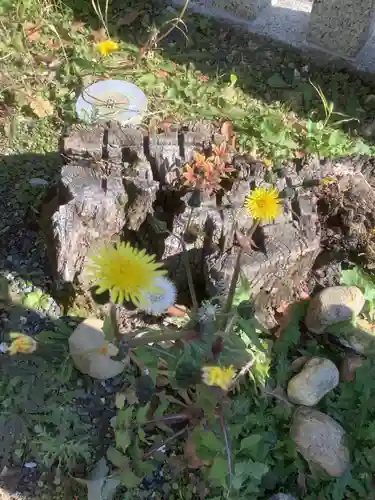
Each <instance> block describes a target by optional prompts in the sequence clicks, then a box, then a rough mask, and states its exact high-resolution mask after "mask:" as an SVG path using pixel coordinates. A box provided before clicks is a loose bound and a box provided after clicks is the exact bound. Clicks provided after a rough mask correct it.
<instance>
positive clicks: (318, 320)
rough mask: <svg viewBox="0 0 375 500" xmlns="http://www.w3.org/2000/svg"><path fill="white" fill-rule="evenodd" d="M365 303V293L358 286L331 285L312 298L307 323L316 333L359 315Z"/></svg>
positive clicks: (307, 313)
mask: <svg viewBox="0 0 375 500" xmlns="http://www.w3.org/2000/svg"><path fill="white" fill-rule="evenodd" d="M364 305H365V298H364V296H363V293H362V292H361V290H360V289H359V288H357V287H356V286H331V287H328V288H325V289H324V290H322V291H321V292H320V293H318V294H317V295H315V297H313V298H312V299H311V300H310V303H309V307H308V309H307V312H306V317H305V325H306V327H307V328H308V329H309V330H310V331H311V332H314V333H323V332H324V331H325V330H326V328H327V327H328V326H330V325H334V324H335V323H340V322H341V321H348V320H351V319H352V317H353V316H357V315H358V314H359V313H360V312H361V311H362V309H363V306H364Z"/></svg>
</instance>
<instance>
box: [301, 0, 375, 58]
mask: <svg viewBox="0 0 375 500" xmlns="http://www.w3.org/2000/svg"><path fill="white" fill-rule="evenodd" d="M374 5H375V2H374V0H361V1H360V2H358V1H357V0H314V3H313V8H312V11H311V17H310V23H309V32H308V40H309V41H311V42H313V43H316V44H317V45H321V46H323V47H324V48H325V49H326V50H329V51H331V52H333V53H335V54H341V55H343V56H348V57H354V56H356V55H357V53H358V52H359V51H360V49H361V48H362V47H363V46H364V44H365V42H366V41H367V38H368V36H369V32H370V27H371V23H372V19H373V12H374Z"/></svg>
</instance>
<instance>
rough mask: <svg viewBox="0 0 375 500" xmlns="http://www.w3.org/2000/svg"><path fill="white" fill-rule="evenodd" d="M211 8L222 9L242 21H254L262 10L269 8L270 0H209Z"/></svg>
mask: <svg viewBox="0 0 375 500" xmlns="http://www.w3.org/2000/svg"><path fill="white" fill-rule="evenodd" d="M211 1H212V7H215V8H217V9H223V10H225V11H226V12H229V13H230V14H233V15H234V16H238V17H240V18H242V19H255V18H256V17H258V16H259V14H260V13H261V12H262V10H263V9H265V8H267V7H270V6H271V0H229V1H226V0H211Z"/></svg>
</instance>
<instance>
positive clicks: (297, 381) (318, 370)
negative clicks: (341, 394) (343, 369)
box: [288, 358, 340, 406]
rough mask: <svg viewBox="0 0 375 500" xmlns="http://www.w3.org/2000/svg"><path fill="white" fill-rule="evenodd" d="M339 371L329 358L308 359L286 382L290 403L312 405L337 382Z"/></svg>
mask: <svg viewBox="0 0 375 500" xmlns="http://www.w3.org/2000/svg"><path fill="white" fill-rule="evenodd" d="M339 378H340V377H339V371H338V369H337V367H336V365H335V364H334V363H332V361H331V360H329V359H325V358H312V359H310V360H309V361H308V362H307V363H306V364H305V366H304V367H303V369H302V370H301V371H300V373H298V374H297V375H295V376H294V377H293V378H292V379H291V380H289V383H288V398H289V399H290V401H291V402H292V403H296V404H300V405H305V406H314V405H316V404H317V403H318V402H319V401H320V400H321V399H322V398H323V397H324V396H325V395H326V394H327V393H328V392H329V391H331V390H332V389H334V388H335V387H336V386H337V385H338V383H339Z"/></svg>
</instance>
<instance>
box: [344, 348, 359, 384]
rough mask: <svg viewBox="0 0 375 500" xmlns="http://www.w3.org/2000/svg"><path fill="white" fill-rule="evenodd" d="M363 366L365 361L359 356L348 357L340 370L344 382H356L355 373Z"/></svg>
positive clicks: (351, 355)
mask: <svg viewBox="0 0 375 500" xmlns="http://www.w3.org/2000/svg"><path fill="white" fill-rule="evenodd" d="M362 364H363V359H362V358H361V356H357V355H356V354H348V355H346V356H345V358H344V360H343V362H342V364H341V369H340V374H341V378H342V380H344V381H345V382H354V380H355V372H356V371H357V370H358V368H360V367H361V366H362Z"/></svg>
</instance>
